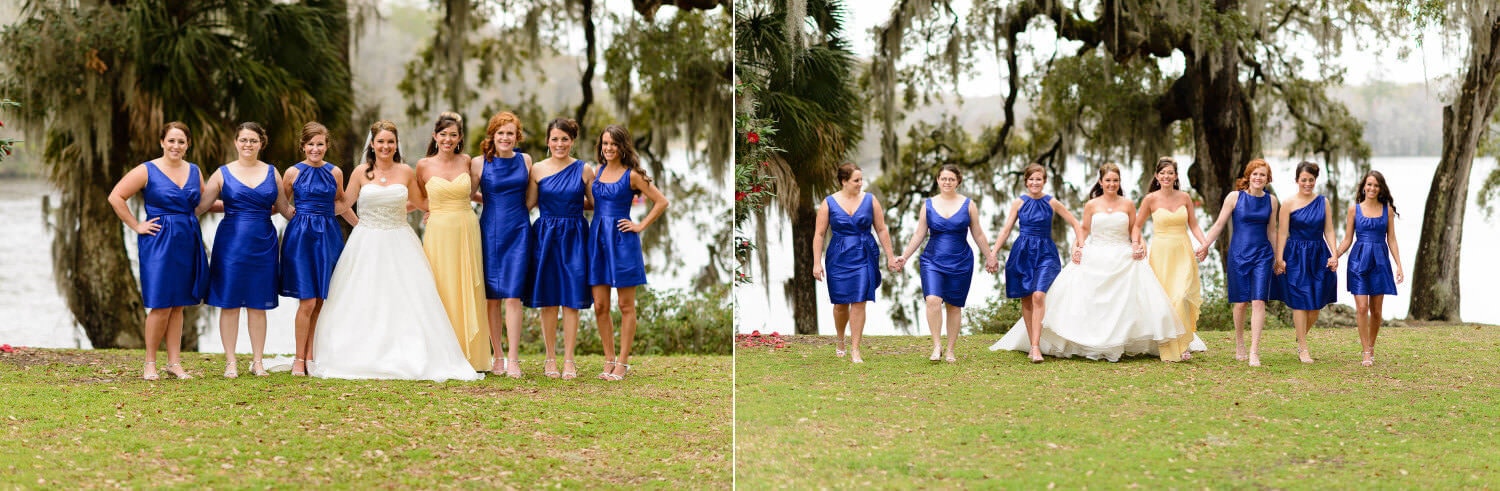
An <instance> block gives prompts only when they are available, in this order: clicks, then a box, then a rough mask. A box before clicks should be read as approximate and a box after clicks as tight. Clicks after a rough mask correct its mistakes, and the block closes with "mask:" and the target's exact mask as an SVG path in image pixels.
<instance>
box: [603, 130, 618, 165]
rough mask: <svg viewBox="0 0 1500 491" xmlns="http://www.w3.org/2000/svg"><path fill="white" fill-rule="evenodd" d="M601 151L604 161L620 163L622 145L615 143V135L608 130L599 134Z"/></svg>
mask: <svg viewBox="0 0 1500 491" xmlns="http://www.w3.org/2000/svg"><path fill="white" fill-rule="evenodd" d="M599 153H600V154H601V155H604V161H605V162H608V163H611V164H618V163H620V146H619V145H618V144H616V143H615V137H614V135H611V134H609V132H608V131H606V132H604V134H602V135H600V136H599Z"/></svg>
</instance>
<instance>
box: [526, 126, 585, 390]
mask: <svg viewBox="0 0 1500 491" xmlns="http://www.w3.org/2000/svg"><path fill="white" fill-rule="evenodd" d="M577 138H578V123H577V122H574V121H573V120H571V119H568V118H557V119H554V120H552V122H550V123H547V150H548V152H549V153H550V154H551V155H550V156H549V157H547V158H546V159H543V160H542V161H541V162H537V163H536V165H533V166H532V167H531V181H530V183H529V184H528V186H530V187H529V189H527V191H526V195H527V197H528V199H527V201H528V203H527V205H528V207H530V206H532V205H535V206H537V207H538V208H540V209H541V215H540V216H539V217H538V218H537V219H536V223H533V224H532V226H531V234H532V243H533V244H534V246H535V248H533V249H532V253H531V264H532V269H531V271H532V273H531V285H532V286H531V295H530V302H529V304H530V306H531V307H532V308H540V309H542V341H543V342H544V343H545V344H546V345H547V359H546V362H545V363H546V364H545V365H544V366H543V368H542V374H543V375H546V376H548V377H552V378H557V377H558V376H559V375H560V376H561V377H562V378H563V379H565V380H571V379H574V378H577V377H578V368H577V367H576V366H575V365H574V364H573V348H574V346H575V342H576V341H577V338H578V311H579V310H580V309H586V308H589V307H590V306H592V305H593V299H592V298H591V297H590V295H589V285H588V260H587V259H585V257H584V246H583V244H584V243H585V242H587V241H588V224H587V223H585V222H584V220H583V210H584V209H585V208H590V207H591V206H592V205H593V203H592V202H591V197H590V196H589V194H588V193H587V192H585V191H586V190H587V187H588V184H589V183H590V182H593V180H594V169H592V168H589V166H588V165H587V164H584V163H583V161H582V160H578V159H575V158H573V156H572V153H573V141H574V140H575V139H577ZM558 308H561V309H562V324H563V347H564V352H563V371H562V373H561V374H559V373H558V372H557V358H556V356H557V311H558Z"/></svg>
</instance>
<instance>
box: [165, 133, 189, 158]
mask: <svg viewBox="0 0 1500 491" xmlns="http://www.w3.org/2000/svg"><path fill="white" fill-rule="evenodd" d="M187 149H188V137H187V133H184V132H183V131H182V130H179V129H177V128H171V129H168V130H167V135H166V136H165V137H163V138H162V139H161V152H162V155H166V156H167V159H168V160H182V156H183V155H184V154H186V153H187Z"/></svg>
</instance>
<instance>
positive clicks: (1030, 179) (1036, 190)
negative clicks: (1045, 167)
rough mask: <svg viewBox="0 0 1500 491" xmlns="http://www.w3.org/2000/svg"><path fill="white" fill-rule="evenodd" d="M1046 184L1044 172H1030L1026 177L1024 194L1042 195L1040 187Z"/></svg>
mask: <svg viewBox="0 0 1500 491" xmlns="http://www.w3.org/2000/svg"><path fill="white" fill-rule="evenodd" d="M1045 184H1047V173H1046V172H1032V173H1031V174H1029V175H1027V176H1026V192H1028V193H1031V194H1034V195H1035V194H1042V186H1043V185H1045Z"/></svg>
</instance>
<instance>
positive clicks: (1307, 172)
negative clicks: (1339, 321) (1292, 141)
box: [1276, 162, 1339, 363]
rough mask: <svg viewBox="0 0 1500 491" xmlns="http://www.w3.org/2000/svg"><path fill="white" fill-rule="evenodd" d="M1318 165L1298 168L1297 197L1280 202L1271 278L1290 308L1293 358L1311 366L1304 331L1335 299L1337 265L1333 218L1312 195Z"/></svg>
mask: <svg viewBox="0 0 1500 491" xmlns="http://www.w3.org/2000/svg"><path fill="white" fill-rule="evenodd" d="M1317 183H1318V164H1314V163H1312V162H1303V163H1300V164H1297V194H1294V195H1292V197H1290V198H1287V199H1286V201H1284V202H1282V203H1281V216H1280V218H1279V219H1277V220H1276V223H1277V227H1278V229H1277V233H1276V238H1277V240H1276V274H1277V275H1280V278H1279V281H1281V284H1282V285H1284V286H1283V288H1282V290H1281V291H1282V292H1283V294H1284V296H1285V297H1286V298H1285V299H1283V301H1285V302H1286V306H1287V307H1291V309H1292V325H1293V326H1294V327H1296V328H1297V358H1298V359H1300V360H1302V363H1312V362H1313V359H1312V355H1311V354H1309V353H1308V351H1307V330H1308V329H1309V328H1311V327H1312V326H1313V324H1314V323H1316V322H1318V312H1319V311H1320V310H1322V309H1323V306H1324V305H1328V304H1330V303H1333V302H1334V301H1335V300H1337V298H1338V292H1337V291H1336V289H1337V288H1338V278H1337V277H1336V276H1335V272H1336V271H1338V267H1339V261H1338V259H1335V258H1334V257H1333V244H1334V242H1335V241H1334V239H1333V237H1334V235H1333V215H1332V214H1330V213H1328V205H1327V201H1326V200H1324V199H1323V196H1322V195H1318V194H1314V193H1313V186H1314V185H1316V184H1317Z"/></svg>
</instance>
